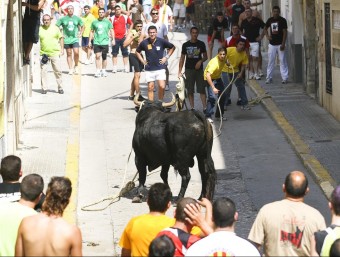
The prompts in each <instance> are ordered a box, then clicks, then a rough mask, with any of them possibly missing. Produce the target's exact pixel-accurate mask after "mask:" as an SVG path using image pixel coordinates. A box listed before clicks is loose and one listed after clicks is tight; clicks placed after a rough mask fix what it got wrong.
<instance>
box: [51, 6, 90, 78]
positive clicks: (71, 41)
mask: <svg viewBox="0 0 340 257" xmlns="http://www.w3.org/2000/svg"><path fill="white" fill-rule="evenodd" d="M67 12H68V15H67V16H64V17H62V18H61V19H59V20H58V21H57V23H56V25H57V26H58V27H60V26H61V27H62V28H63V33H64V48H65V49H66V53H67V64H68V67H69V73H68V74H69V75H72V74H73V73H74V74H78V72H79V71H78V63H79V38H80V37H81V35H82V34H83V31H84V26H83V25H84V23H83V21H82V19H81V18H79V17H78V16H76V15H73V12H74V7H73V6H72V5H69V6H68V7H67ZM72 50H73V56H74V57H73V58H72ZM73 59H74V66H73Z"/></svg>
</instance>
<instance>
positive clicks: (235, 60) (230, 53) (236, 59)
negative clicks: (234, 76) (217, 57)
mask: <svg viewBox="0 0 340 257" xmlns="http://www.w3.org/2000/svg"><path fill="white" fill-rule="evenodd" d="M227 59H228V61H229V63H230V65H231V66H232V67H233V68H234V72H239V71H240V69H239V67H240V64H241V65H246V64H248V56H247V53H246V51H242V52H237V50H236V47H228V48H227ZM223 72H228V73H233V70H232V68H231V67H228V66H227V65H225V66H224V67H223Z"/></svg>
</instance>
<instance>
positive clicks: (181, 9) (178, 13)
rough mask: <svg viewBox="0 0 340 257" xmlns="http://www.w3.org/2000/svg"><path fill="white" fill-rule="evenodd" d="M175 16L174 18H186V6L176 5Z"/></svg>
mask: <svg viewBox="0 0 340 257" xmlns="http://www.w3.org/2000/svg"><path fill="white" fill-rule="evenodd" d="M173 15H174V17H180V18H185V6H184V4H177V3H175V4H174V9H173Z"/></svg>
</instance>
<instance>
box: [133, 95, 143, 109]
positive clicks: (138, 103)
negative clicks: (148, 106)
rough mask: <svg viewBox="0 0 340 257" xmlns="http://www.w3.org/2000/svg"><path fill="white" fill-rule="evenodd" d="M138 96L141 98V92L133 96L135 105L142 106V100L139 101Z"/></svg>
mask: <svg viewBox="0 0 340 257" xmlns="http://www.w3.org/2000/svg"><path fill="white" fill-rule="evenodd" d="M138 98H139V92H138V93H137V94H136V95H135V98H133V102H134V103H135V105H138V106H140V105H141V104H142V102H141V101H138Z"/></svg>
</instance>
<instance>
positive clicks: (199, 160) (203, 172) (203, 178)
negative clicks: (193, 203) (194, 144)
mask: <svg viewBox="0 0 340 257" xmlns="http://www.w3.org/2000/svg"><path fill="white" fill-rule="evenodd" d="M197 163H198V170H199V172H200V174H201V181H202V190H201V195H200V197H199V199H200V200H201V199H202V197H206V194H207V175H206V170H205V165H204V160H203V159H202V158H197Z"/></svg>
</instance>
